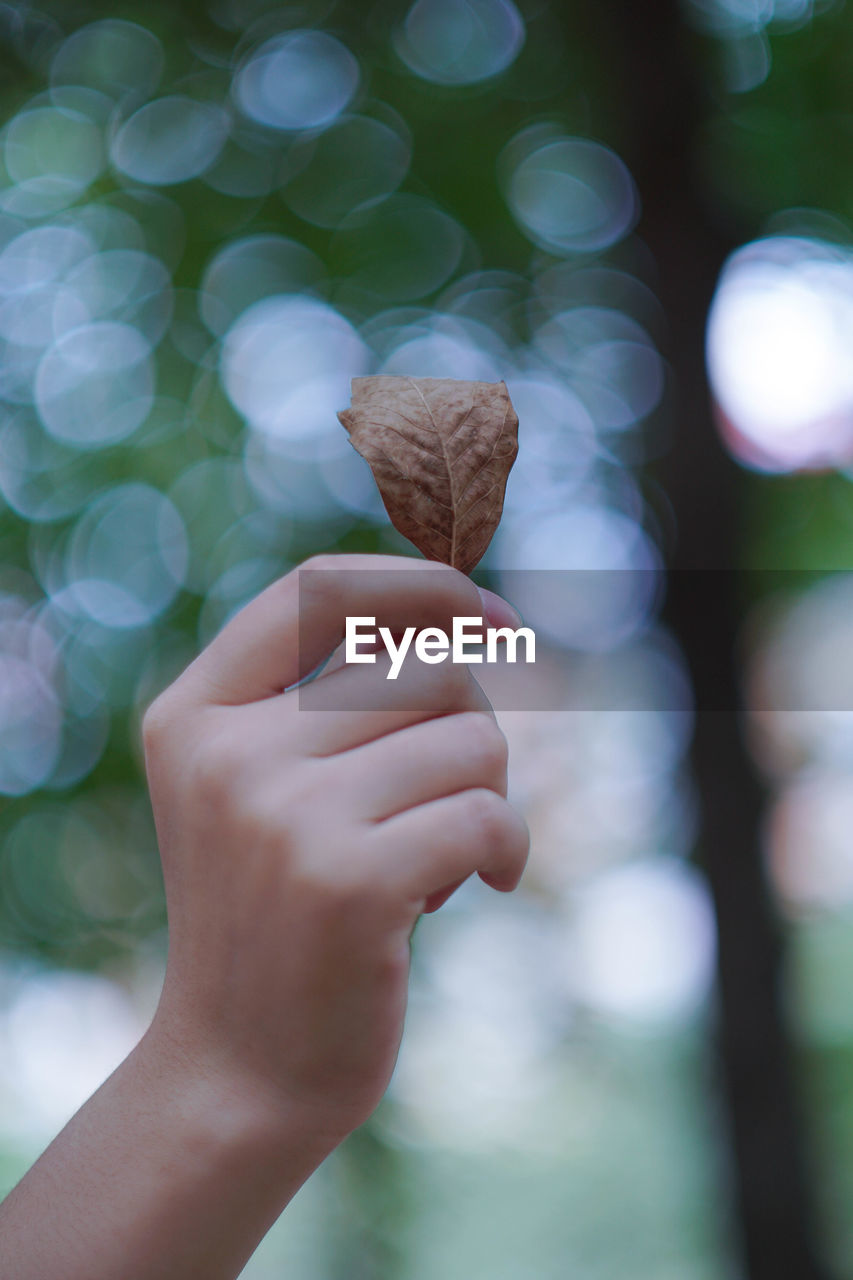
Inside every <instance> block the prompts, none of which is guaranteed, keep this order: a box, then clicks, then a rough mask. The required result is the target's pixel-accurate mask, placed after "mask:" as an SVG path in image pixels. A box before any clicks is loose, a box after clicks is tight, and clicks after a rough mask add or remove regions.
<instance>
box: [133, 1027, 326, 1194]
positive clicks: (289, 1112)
mask: <svg viewBox="0 0 853 1280" xmlns="http://www.w3.org/2000/svg"><path fill="white" fill-rule="evenodd" d="M128 1066H129V1067H130V1068H131V1069H132V1070H133V1071H134V1072H135V1073H136V1074H137V1075H138V1077H139V1080H140V1082H141V1088H142V1089H143V1090H144V1091H145V1093H146V1095H147V1096H149V1097H150V1098H152V1100H156V1106H157V1107H158V1110H159V1112H160V1114H161V1115H167V1116H169V1117H170V1119H171V1122H172V1123H173V1124H174V1125H175V1126H176V1131H177V1132H178V1133H179V1134H180V1135H181V1136H182V1139H183V1144H184V1147H185V1150H186V1151H187V1154H190V1153H191V1152H194V1153H196V1154H197V1156H198V1158H199V1160H200V1161H203V1162H204V1163H205V1164H206V1165H208V1167H211V1166H216V1167H222V1168H223V1169H228V1168H229V1167H230V1168H232V1169H233V1170H234V1171H235V1172H236V1171H237V1170H238V1168H239V1167H240V1166H241V1165H242V1164H244V1163H247V1162H251V1164H252V1165H253V1166H254V1167H255V1168H265V1169H267V1170H268V1172H269V1176H270V1177H271V1178H272V1179H273V1180H277V1181H280V1182H281V1184H282V1190H283V1193H284V1194H286V1195H288V1198H289V1195H292V1194H294V1192H295V1191H296V1190H297V1188H298V1187H299V1186H300V1185H301V1184H302V1183H303V1182H304V1181H305V1180H306V1179H307V1178H308V1177H309V1176H310V1175H311V1173H313V1171H314V1170H315V1169H316V1168H317V1166H318V1165H320V1164H321V1163H322V1161H323V1160H324V1159H325V1158H326V1156H328V1155H329V1154H330V1153H331V1151H332V1150H334V1148H335V1147H336V1146H337V1145H338V1144H339V1143H340V1142H341V1141H342V1140H343V1138H344V1137H345V1136H346V1133H345V1131H342V1130H341V1129H339V1128H338V1127H336V1126H335V1125H334V1124H332V1123H329V1122H327V1119H326V1117H323V1116H318V1115H316V1114H314V1113H312V1112H310V1111H309V1110H308V1109H306V1108H304V1107H300V1106H299V1104H298V1102H296V1101H295V1100H290V1099H286V1098H284V1097H282V1095H281V1094H280V1093H278V1092H275V1091H273V1090H272V1089H270V1088H267V1087H265V1085H264V1083H263V1082H262V1081H260V1080H258V1079H256V1078H255V1077H252V1076H250V1075H249V1074H248V1073H245V1072H242V1071H239V1070H235V1069H232V1068H231V1067H230V1066H229V1065H227V1064H226V1063H224V1062H223V1061H220V1060H218V1059H217V1058H215V1056H214V1055H213V1054H210V1053H206V1052H205V1051H204V1050H202V1049H200V1048H198V1047H196V1046H194V1045H192V1044H190V1043H188V1042H187V1041H185V1040H184V1039H183V1038H182V1037H180V1036H176V1035H175V1034H173V1033H172V1031H171V1030H170V1029H169V1028H167V1027H166V1026H165V1025H163V1024H162V1023H159V1022H158V1020H157V1019H156V1018H155V1020H154V1022H153V1023H152V1025H151V1026H150V1027H149V1029H148V1031H147V1032H146V1033H145V1035H144V1036H143V1038H142V1040H141V1041H140V1042H139V1044H138V1045H137V1047H136V1049H135V1050H134V1051H133V1053H132V1054H131V1057H130V1059H128Z"/></svg>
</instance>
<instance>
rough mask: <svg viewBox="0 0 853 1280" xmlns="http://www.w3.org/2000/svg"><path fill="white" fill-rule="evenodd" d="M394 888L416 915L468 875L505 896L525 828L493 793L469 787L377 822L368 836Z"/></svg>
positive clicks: (524, 845) (524, 848) (522, 853)
mask: <svg viewBox="0 0 853 1280" xmlns="http://www.w3.org/2000/svg"><path fill="white" fill-rule="evenodd" d="M370 843H371V846H372V848H373V849H374V850H375V852H376V854H377V856H378V857H379V858H380V859H381V860H382V863H383V864H384V865H385V868H386V871H385V874H387V875H389V876H394V877H396V878H398V880H399V884H400V889H401V891H402V892H405V893H406V894H408V895H409V896H410V897H411V898H412V899H413V900H414V901H415V903H416V904H417V909H418V910H420V911H422V910H423V908H424V906H425V905H426V904H427V903H428V902H430V899H431V897H432V899H433V901H434V900H435V899H434V895H436V894H438V893H439V892H440V891H441V890H443V889H446V888H448V887H449V886H454V885H457V884H458V883H459V882H461V881H462V880H465V879H467V877H468V876H469V875H471V874H472V873H473V872H474V871H476V872H477V873H478V874H479V876H480V878H481V879H482V880H484V881H485V882H486V884H488V885H491V886H492V888H494V889H499V890H501V891H502V892H508V891H509V890H511V889H514V888H515V887H516V885H517V884H518V882H519V880H520V879H521V874H522V872H523V870H524V866H525V863H526V861H527V854H528V850H529V847H530V838H529V834H528V830H527V825H526V823H525V822H524V819H523V818H522V817H521V815H520V814H519V813H518V812H517V811H516V810H515V809H514V808H513V807H512V805H511V804H509V803H508V801H506V800H504V799H503V798H502V797H501V796H499V795H497V794H496V793H495V792H494V791H489V790H486V789H485V788H474V789H472V790H470V791H460V792H458V793H457V794H455V795H451V796H443V797H442V798H441V799H440V800H432V801H430V802H429V804H424V805H420V806H418V808H416V809H407V810H406V812H405V813H398V814H395V815H394V816H393V817H391V818H387V819H386V820H385V821H384V822H380V823H377V824H376V826H375V827H374V828H373V832H372V835H371V838H370Z"/></svg>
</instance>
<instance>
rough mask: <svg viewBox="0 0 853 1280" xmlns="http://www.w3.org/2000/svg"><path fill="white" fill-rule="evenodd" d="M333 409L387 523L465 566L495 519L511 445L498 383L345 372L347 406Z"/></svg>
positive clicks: (510, 412) (512, 433) (514, 425)
mask: <svg viewBox="0 0 853 1280" xmlns="http://www.w3.org/2000/svg"><path fill="white" fill-rule="evenodd" d="M338 418H339V419H340V421H341V422H342V423H343V425H344V426H345V427H346V429H347V431H348V432H349V435H350V442H351V444H352V445H353V446H354V448H355V449H357V450H358V452H359V453H360V454H361V456H362V457H363V458H365V459H366V460H367V462H369V463H370V468H371V470H372V472H373V476H374V479H375V480H376V483H377V484H378V486H379V492H380V493H381V495H382V501H383V502H384V503H385V510H386V511H387V512H388V515H389V516H390V517H391V521H392V523H393V525H394V527H395V528H396V529H399V531H400V533H402V534H404V535H405V537H407V538H408V539H409V540H410V541H411V542H413V543H414V544H415V546H416V547H417V548H418V550H419V551H422V552H423V554H424V555H425V556H426V557H427V559H428V560H441V561H443V563H445V564H449V565H452V566H453V568H454V569H461V570H462V572H463V573H470V571H471V570H472V569H473V568H474V565H475V564H476V563H477V561H478V560H479V559H480V558H481V556H482V555H483V553H484V552H485V550H486V547H487V546H488V545H489V543H490V542H491V540H492V534H493V533H494V531H495V529H496V528H497V527H498V522H499V520H500V518H501V511H502V510H503V502H504V490H505V488H506V481H507V476H508V475H509V472H510V468H511V467H512V464H513V462H514V461H515V455H516V454H517V453H518V417H517V415H516V413H515V410H514V409H513V407H512V403H511V401H510V398H509V393H508V392H507V389H506V384H505V383H503V382H460V381H458V380H457V379H455V378H391V377H374V378H353V380H352V407H351V408H349V409H344V410H343V411H342V412H341V413H339V414H338Z"/></svg>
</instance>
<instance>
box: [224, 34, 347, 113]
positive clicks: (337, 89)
mask: <svg viewBox="0 0 853 1280" xmlns="http://www.w3.org/2000/svg"><path fill="white" fill-rule="evenodd" d="M358 81H359V69H358V62H357V61H356V59H355V58H354V57H353V55H352V54H351V53H350V51H349V49H347V48H346V46H345V45H343V44H342V43H341V42H340V40H337V39H335V37H334V36H330V35H327V34H326V32H324V31H288V32H286V33H285V34H284V35H281V36H275V37H273V39H271V40H267V41H265V43H264V44H262V45H261V46H260V48H259V49H257V50H255V51H254V52H253V53H252V54H251V55H250V56H249V57H248V59H247V60H246V61H245V62H244V63H243V65H242V67H241V68H240V69H239V71H238V72H237V75H236V76H235V78H234V95H235V98H236V101H237V103H238V105H239V107H240V109H241V110H242V111H244V112H245V113H246V115H247V116H249V117H251V119H252V120H255V121H257V122H258V124H262V125H268V126H270V127H271V128H273V129H316V128H317V127H318V126H322V125H327V124H329V123H331V121H332V120H334V119H335V117H336V116H338V115H340V113H341V112H342V111H343V110H344V108H345V107H346V106H347V104H348V103H349V102H350V100H351V99H352V97H353V95H354V93H355V91H356V89H357V88H358Z"/></svg>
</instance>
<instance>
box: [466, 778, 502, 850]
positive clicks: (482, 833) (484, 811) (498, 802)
mask: <svg viewBox="0 0 853 1280" xmlns="http://www.w3.org/2000/svg"><path fill="white" fill-rule="evenodd" d="M508 809H509V805H508V804H507V802H506V801H505V800H503V799H502V798H501V797H500V796H499V795H498V794H497V793H496V792H494V791H489V790H488V788H486V787H475V788H473V789H472V790H471V791H467V792H466V793H465V816H466V820H467V822H468V823H469V825H470V827H471V831H472V833H473V837H474V840H475V841H476V842H477V843H478V844H484V845H493V844H503V843H504V842H505V840H506V836H507V827H508V823H507V816H508V815H507V811H508Z"/></svg>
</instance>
